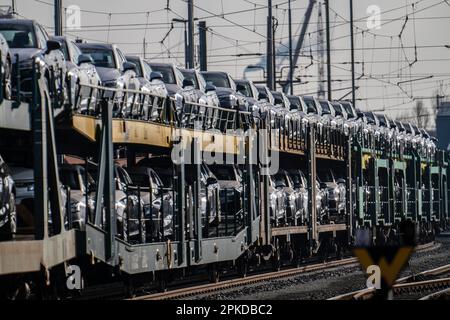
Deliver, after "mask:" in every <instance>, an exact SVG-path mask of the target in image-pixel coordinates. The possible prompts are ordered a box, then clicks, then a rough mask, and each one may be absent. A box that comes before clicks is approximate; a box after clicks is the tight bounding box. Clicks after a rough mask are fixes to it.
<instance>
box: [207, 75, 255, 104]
mask: <svg viewBox="0 0 450 320" xmlns="http://www.w3.org/2000/svg"><path fill="white" fill-rule="evenodd" d="M202 75H203V78H205V81H206V83H209V84H212V85H214V86H215V87H216V91H217V96H218V97H219V101H220V106H221V107H222V108H226V109H234V110H240V111H249V105H248V104H249V103H248V101H247V99H246V97H245V96H244V95H243V94H242V93H239V92H238V91H237V86H236V83H235V82H234V80H233V78H232V77H231V76H230V75H229V74H228V73H226V72H220V71H203V72H202Z"/></svg>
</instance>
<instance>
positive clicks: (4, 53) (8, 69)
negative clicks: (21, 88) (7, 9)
mask: <svg viewBox="0 0 450 320" xmlns="http://www.w3.org/2000/svg"><path fill="white" fill-rule="evenodd" d="M0 54H1V58H2V65H1V66H0V67H1V69H2V79H1V80H2V85H3V97H4V98H5V99H11V97H12V82H11V81H12V74H11V73H12V59H13V58H12V53H11V50H9V45H8V42H6V40H5V37H3V35H2V34H1V33H0Z"/></svg>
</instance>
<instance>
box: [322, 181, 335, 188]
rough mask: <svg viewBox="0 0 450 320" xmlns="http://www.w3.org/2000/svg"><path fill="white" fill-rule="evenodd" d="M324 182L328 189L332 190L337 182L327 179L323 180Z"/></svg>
mask: <svg viewBox="0 0 450 320" xmlns="http://www.w3.org/2000/svg"><path fill="white" fill-rule="evenodd" d="M324 183H325V184H326V185H327V188H328V189H333V190H334V189H335V188H336V187H337V183H336V182H332V181H329V182H324Z"/></svg>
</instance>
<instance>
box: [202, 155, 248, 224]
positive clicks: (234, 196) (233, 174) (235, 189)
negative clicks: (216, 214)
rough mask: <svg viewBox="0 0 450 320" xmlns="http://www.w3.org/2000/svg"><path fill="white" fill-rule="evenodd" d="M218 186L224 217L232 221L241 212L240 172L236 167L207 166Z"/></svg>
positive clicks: (222, 165)
mask: <svg viewBox="0 0 450 320" xmlns="http://www.w3.org/2000/svg"><path fill="white" fill-rule="evenodd" d="M208 168H209V169H210V170H211V171H212V173H213V174H214V176H215V177H216V178H217V182H218V184H219V186H220V205H221V208H222V212H223V213H224V217H225V218H226V219H233V218H234V216H235V215H237V214H239V213H241V211H242V192H243V188H242V172H241V170H240V169H239V168H238V166H236V165H232V164H212V165H208Z"/></svg>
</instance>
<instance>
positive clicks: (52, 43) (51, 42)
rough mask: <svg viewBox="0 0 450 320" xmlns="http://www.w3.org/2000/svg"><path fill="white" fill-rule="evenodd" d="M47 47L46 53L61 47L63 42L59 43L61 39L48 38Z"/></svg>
mask: <svg viewBox="0 0 450 320" xmlns="http://www.w3.org/2000/svg"><path fill="white" fill-rule="evenodd" d="M46 47H47V48H46V53H49V52H51V51H54V50H59V49H61V44H60V43H59V41H55V40H47V44H46Z"/></svg>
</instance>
